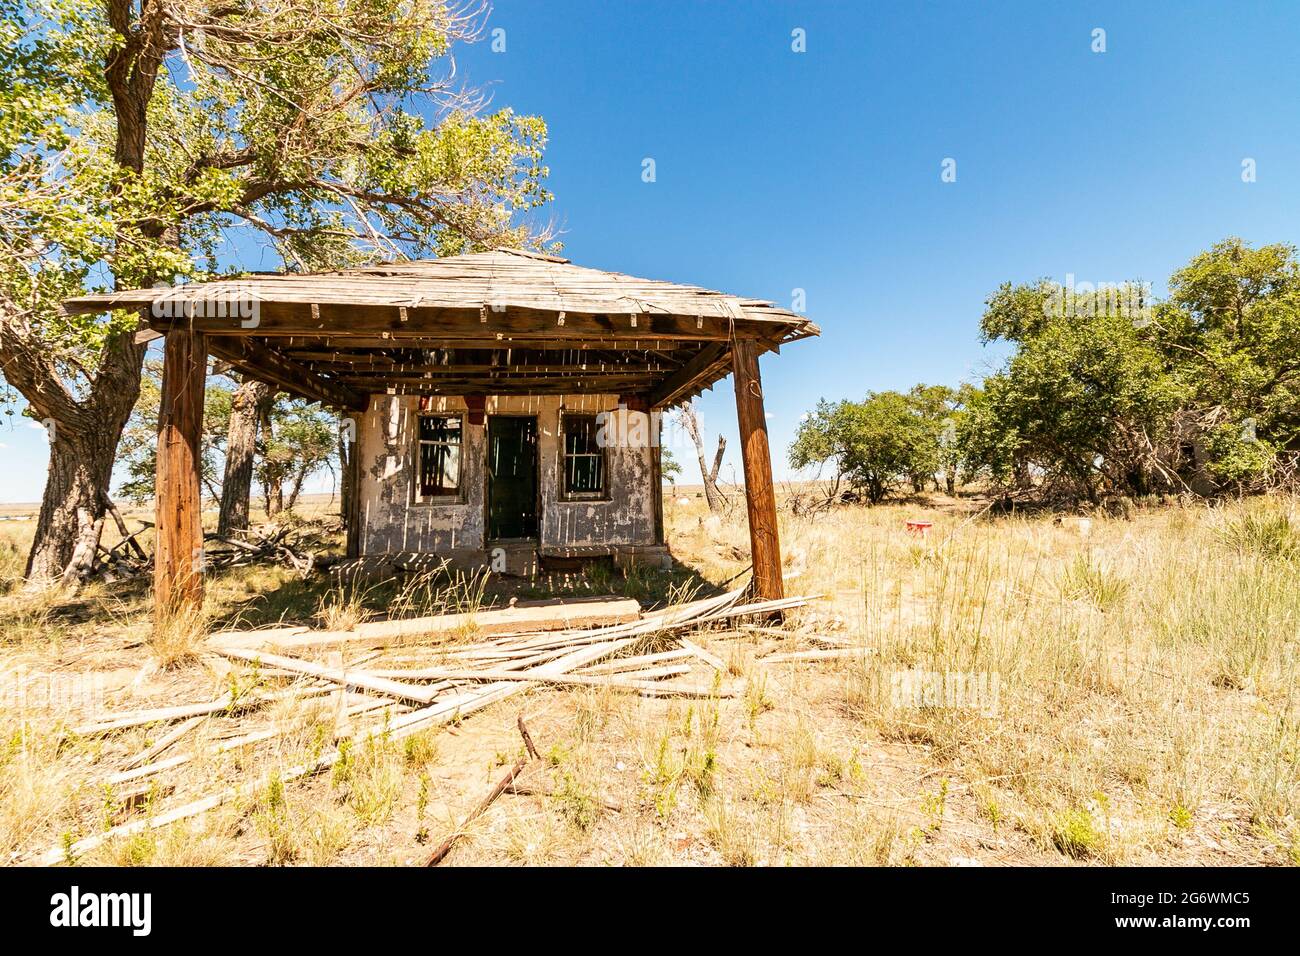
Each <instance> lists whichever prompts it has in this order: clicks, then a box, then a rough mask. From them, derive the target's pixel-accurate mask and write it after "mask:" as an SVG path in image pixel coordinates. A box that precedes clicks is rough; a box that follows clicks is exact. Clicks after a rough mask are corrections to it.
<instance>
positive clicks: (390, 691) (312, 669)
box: [213, 647, 438, 704]
mask: <svg viewBox="0 0 1300 956" xmlns="http://www.w3.org/2000/svg"><path fill="white" fill-rule="evenodd" d="M213 650H214V651H215V652H216V653H217V654H220V655H221V656H222V657H229V658H231V659H232V660H237V661H249V662H250V663H261V664H270V665H271V666H272V667H279V668H283V669H284V670H289V671H297V672H298V673H300V674H307V675H308V676H310V677H319V678H321V679H322V680H328V681H333V682H334V683H336V684H343V685H344V686H347V687H359V688H361V689H363V690H371V691H374V692H375V693H378V694H384V695H385V696H387V697H395V698H397V699H398V700H414V701H418V702H420V703H422V704H427V703H429V702H431V701H432V700H433V698H435V697H436V696H438V691H436V690H431V689H429V688H428V687H419V686H417V685H415V684H403V683H401V682H400V681H395V680H389V679H388V678H386V677H373V676H371V675H370V674H367V673H366V672H365V671H361V670H349V669H348V668H346V667H328V666H326V665H324V664H314V663H312V662H311V661H303V660H299V659H298V658H296V657H281V656H280V655H279V654H267V653H265V652H263V651H249V650H244V649H242V648H237V647H218V648H213Z"/></svg>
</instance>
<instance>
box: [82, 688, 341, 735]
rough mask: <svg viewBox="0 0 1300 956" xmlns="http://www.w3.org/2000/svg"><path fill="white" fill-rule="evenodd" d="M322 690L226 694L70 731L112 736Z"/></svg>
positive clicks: (307, 689) (140, 711)
mask: <svg viewBox="0 0 1300 956" xmlns="http://www.w3.org/2000/svg"><path fill="white" fill-rule="evenodd" d="M325 689H326V688H323V687H294V688H290V689H288V690H282V691H275V692H274V693H269V694H251V695H248V696H246V697H232V696H230V695H229V694H228V695H226V696H225V697H222V698H219V699H217V700H212V701H207V702H206V703H202V704H181V705H179V706H177V707H159V708H155V709H153V710H137V711H133V712H131V713H129V714H121V715H119V716H117V717H113V718H110V719H108V720H105V721H100V722H99V723H93V724H82V725H81V726H79V727H74V728H73V729H72V732H73V733H74V734H76V735H78V736H80V737H92V736H95V735H97V734H107V733H112V732H113V731H115V730H126V729H128V728H130V727H141V726H143V725H145V724H156V723H160V722H162V721H171V720H183V719H185V718H187V717H200V716H203V715H205V714H215V713H217V712H219V711H223V710H230V711H232V712H239V711H243V710H248V709H250V708H253V707H260V706H261V705H263V704H269V703H271V702H272V701H276V700H284V699H286V698H290V697H304V696H306V695H308V694H319V693H322V692H323V691H324V690H325Z"/></svg>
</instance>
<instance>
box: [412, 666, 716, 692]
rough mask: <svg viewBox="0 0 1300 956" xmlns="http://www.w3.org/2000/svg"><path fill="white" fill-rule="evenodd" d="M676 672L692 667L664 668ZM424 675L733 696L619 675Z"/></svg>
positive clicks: (431, 670)
mask: <svg viewBox="0 0 1300 956" xmlns="http://www.w3.org/2000/svg"><path fill="white" fill-rule="evenodd" d="M665 670H672V671H674V672H675V673H684V672H686V671H689V668H677V669H674V668H665ZM425 673H427V674H429V675H430V676H435V677H439V678H441V679H443V680H456V681H493V682H497V681H522V682H526V683H535V684H556V685H561V686H564V685H577V686H582V687H614V688H618V689H620V690H635V691H640V692H646V693H651V694H654V695H655V696H667V695H670V694H671V695H674V696H682V697H713V696H720V697H730V696H731V695H730V694H729V693H716V694H715V693H714V692H713V691H712V690H709V689H704V688H695V687H675V686H672V685H666V684H656V683H654V682H652V681H646V680H632V679H629V678H626V677H619V676H592V675H584V674H544V673H541V672H540V670H527V671H508V670H499V669H496V668H492V669H490V670H489V669H482V670H456V669H454V668H445V669H439V668H429V669H428V670H427V671H425Z"/></svg>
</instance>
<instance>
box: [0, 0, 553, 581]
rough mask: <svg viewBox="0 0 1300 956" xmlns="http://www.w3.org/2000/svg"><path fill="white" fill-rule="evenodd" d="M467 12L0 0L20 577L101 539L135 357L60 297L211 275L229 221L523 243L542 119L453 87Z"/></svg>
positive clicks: (396, 238)
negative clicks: (520, 217) (25, 469)
mask: <svg viewBox="0 0 1300 956" xmlns="http://www.w3.org/2000/svg"><path fill="white" fill-rule="evenodd" d="M481 14H482V10H481V8H474V9H469V10H464V9H457V8H455V7H452V6H450V5H448V4H446V3H442V2H436V0H259V2H258V3H256V4H253V3H241V2H236V3H230V4H215V3H211V2H206V0H25V2H22V3H16V2H13V0H0V119H2V120H3V122H0V139H2V140H3V149H2V150H0V368H2V369H3V375H4V379H5V381H6V382H7V383H8V384H9V385H10V386H12V387H13V388H14V389H16V390H17V391H18V392H20V393H21V394H22V397H23V398H24V399H25V400H26V405H27V413H28V414H29V415H31V416H32V417H34V418H35V419H37V420H38V421H41V422H43V423H45V425H46V427H47V429H48V430H49V432H50V465H49V475H48V479H47V483H46V487H45V493H44V497H43V499H42V504H41V511H40V516H39V519H38V522H37V529H36V535H35V540H34V542H33V545H32V550H31V554H30V556H29V560H28V564H27V573H28V577H29V579H30V580H32V581H34V582H48V581H50V580H58V579H60V578H61V577H62V576H63V572H64V569H65V568H66V567H67V565H68V563H69V560H70V557H71V555H72V553H73V550H74V548H75V547H76V546H77V544H78V539H80V543H81V546H82V550H83V551H84V550H85V548H86V545H87V542H88V539H90V543H91V551H92V553H93V539H94V538H96V537H97V535H98V527H99V524H100V519H101V518H102V515H103V512H104V508H105V507H106V504H105V502H106V499H107V493H108V486H109V480H110V477H111V474H112V468H113V459H114V454H115V451H116V449H117V445H118V439H119V437H120V436H121V433H122V428H123V425H124V424H125V422H126V421H127V419H128V417H129V416H130V414H131V409H132V407H133V406H134V404H135V401H136V398H137V395H138V393H139V388H140V370H141V364H142V361H143V358H144V351H145V346H144V345H142V344H140V343H138V342H137V341H136V337H135V332H136V329H137V324H138V318H139V317H138V316H137V315H135V314H130V313H115V314H113V315H112V316H110V317H109V318H107V319H102V318H101V319H96V318H93V317H69V316H66V315H64V314H63V313H62V312H61V310H60V309H59V302H60V301H61V300H62V299H64V298H67V297H69V296H71V295H75V294H77V293H79V292H81V291H83V290H85V289H86V288H88V287H90V288H96V289H103V288H128V287H139V286H144V285H150V284H154V283H157V282H160V281H161V282H170V281H174V280H176V279H178V278H189V279H192V278H204V277H206V276H210V275H212V274H213V273H214V272H216V271H217V268H218V263H219V262H220V261H221V255H220V254H221V253H223V252H225V251H226V250H227V249H228V248H229V245H228V243H230V242H232V241H234V240H235V239H236V238H237V234H240V233H242V234H246V235H251V236H256V237H258V241H260V242H261V243H262V245H263V246H264V248H265V249H267V250H268V251H270V252H271V253H273V254H274V255H275V256H278V257H279V258H280V259H281V260H282V261H283V262H284V263H286V264H287V265H288V266H289V267H291V268H297V269H309V268H316V267H323V266H339V265H343V264H347V263H351V262H357V261H363V260H364V261H368V260H373V259H375V258H379V257H400V256H403V255H427V254H430V253H435V254H447V253H455V252H464V251H471V250H475V249H482V248H490V247H492V246H496V245H503V244H505V245H511V244H513V245H517V244H521V243H524V242H526V241H530V240H535V239H536V238H537V237H536V236H535V235H533V234H531V233H530V232H529V230H528V229H527V227H525V226H523V225H520V224H518V223H517V221H516V220H515V214H516V213H519V212H520V211H523V210H528V209H531V208H533V207H535V206H537V205H539V204H540V203H542V202H544V201H546V199H547V198H548V196H547V193H546V192H545V190H544V188H543V186H542V180H543V178H544V176H545V174H546V170H545V168H544V166H543V165H542V161H541V149H542V146H543V145H544V139H545V126H544V124H543V122H542V121H541V120H540V119H538V118H535V117H523V116H516V115H514V114H513V113H512V112H510V111H509V110H501V111H498V112H493V113H484V112H482V111H481V109H480V107H481V103H480V102H478V101H477V99H476V98H475V97H474V96H472V95H470V94H468V93H466V92H465V91H464V90H462V89H459V88H458V87H457V86H456V85H455V79H454V69H452V63H451V59H450V54H451V50H452V47H453V45H454V44H455V43H456V42H457V41H460V40H464V39H467V38H470V37H472V36H474V35H475V34H476V32H477V31H478V29H479V27H480V24H481ZM435 74H436V76H435Z"/></svg>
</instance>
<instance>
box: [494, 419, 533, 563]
mask: <svg viewBox="0 0 1300 956" xmlns="http://www.w3.org/2000/svg"><path fill="white" fill-rule="evenodd" d="M487 500H488V518H487V532H488V534H487V536H488V540H490V541H501V540H510V539H517V538H536V537H537V419H536V418H535V417H525V416H516V415H493V416H492V417H490V418H489V419H488V489H487Z"/></svg>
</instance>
